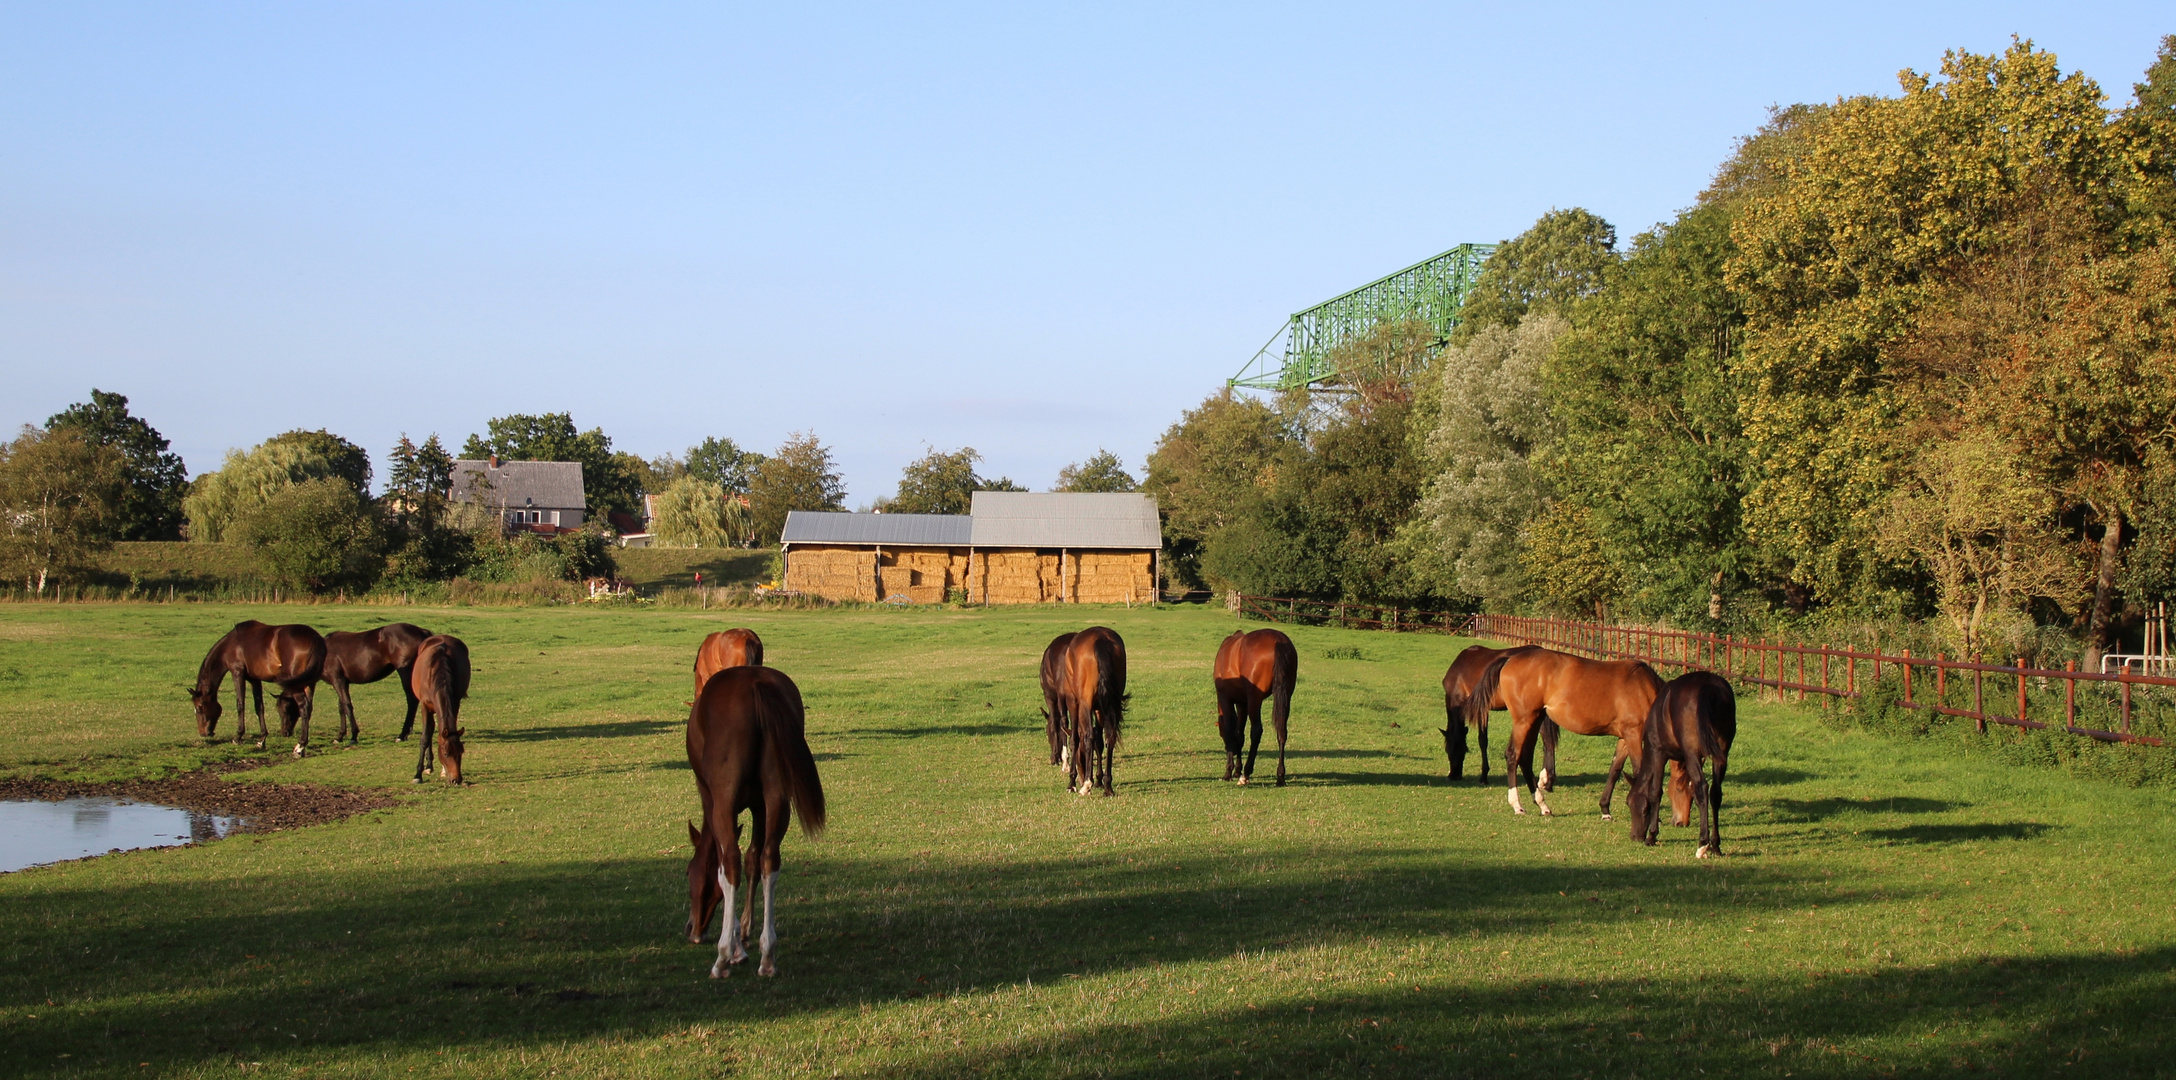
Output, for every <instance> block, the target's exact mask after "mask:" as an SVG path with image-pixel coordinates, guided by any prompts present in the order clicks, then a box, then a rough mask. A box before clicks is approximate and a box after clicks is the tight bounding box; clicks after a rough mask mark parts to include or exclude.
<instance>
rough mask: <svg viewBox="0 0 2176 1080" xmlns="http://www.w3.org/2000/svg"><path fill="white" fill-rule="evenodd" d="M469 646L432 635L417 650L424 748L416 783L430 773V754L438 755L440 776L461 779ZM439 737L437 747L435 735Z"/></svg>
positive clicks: (453, 780)
mask: <svg viewBox="0 0 2176 1080" xmlns="http://www.w3.org/2000/svg"><path fill="white" fill-rule="evenodd" d="M468 676H469V666H468V643H467V642H465V641H462V640H461V639H460V638H457V637H453V636H452V635H449V634H433V635H431V636H430V637H427V638H424V639H423V644H422V645H421V646H419V647H418V648H417V649H416V666H415V672H414V674H413V675H412V676H411V677H410V682H411V683H412V684H413V685H414V686H415V691H416V702H417V704H419V705H421V706H422V707H423V745H421V746H419V747H417V749H416V777H415V782H416V783H418V784H420V783H422V782H423V774H425V773H427V772H430V771H431V754H432V751H433V750H434V749H435V750H436V751H437V755H438V772H439V775H441V776H443V777H445V778H446V782H447V783H450V784H465V783H467V782H468V781H466V780H463V779H461V752H462V743H461V735H462V732H461V701H462V699H464V698H466V697H468ZM434 735H435V736H436V737H437V738H436V742H435V745H434V743H433V739H432V737H433V736H434Z"/></svg>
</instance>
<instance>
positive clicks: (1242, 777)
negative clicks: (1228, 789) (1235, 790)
mask: <svg viewBox="0 0 2176 1080" xmlns="http://www.w3.org/2000/svg"><path fill="white" fill-rule="evenodd" d="M1239 786H1240V787H1246V786H1247V778H1246V776H1245V774H1241V775H1240V777H1239Z"/></svg>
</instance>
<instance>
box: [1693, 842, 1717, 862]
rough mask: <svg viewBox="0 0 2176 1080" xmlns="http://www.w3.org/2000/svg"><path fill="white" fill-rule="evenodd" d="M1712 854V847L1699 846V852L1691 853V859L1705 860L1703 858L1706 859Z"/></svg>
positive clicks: (1713, 851)
mask: <svg viewBox="0 0 2176 1080" xmlns="http://www.w3.org/2000/svg"><path fill="white" fill-rule="evenodd" d="M1713 854H1715V849H1714V848H1712V847H1709V846H1708V845H1706V844H1702V845H1700V850H1698V851H1695V852H1693V853H1692V857H1693V858H1695V859H1705V858H1707V857H1708V856H1710V855H1713Z"/></svg>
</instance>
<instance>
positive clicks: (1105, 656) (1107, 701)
mask: <svg viewBox="0 0 2176 1080" xmlns="http://www.w3.org/2000/svg"><path fill="white" fill-rule="evenodd" d="M1095 649H1096V697H1095V704H1094V706H1093V707H1094V710H1095V713H1096V715H1097V716H1099V717H1101V718H1102V719H1101V725H1102V727H1103V729H1104V731H1105V732H1107V736H1106V738H1105V742H1104V745H1105V746H1107V747H1109V748H1110V749H1112V750H1116V749H1118V736H1119V732H1120V730H1121V729H1122V728H1123V727H1124V726H1125V720H1126V698H1127V694H1126V646H1125V645H1123V644H1121V643H1120V642H1119V640H1118V635H1116V634H1098V635H1096V644H1095Z"/></svg>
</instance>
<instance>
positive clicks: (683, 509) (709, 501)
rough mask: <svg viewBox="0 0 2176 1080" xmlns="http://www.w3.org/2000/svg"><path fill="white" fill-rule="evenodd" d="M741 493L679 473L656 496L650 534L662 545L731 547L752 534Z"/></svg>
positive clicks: (749, 516)
mask: <svg viewBox="0 0 2176 1080" xmlns="http://www.w3.org/2000/svg"><path fill="white" fill-rule="evenodd" d="M754 526H755V519H754V515H753V514H751V513H750V512H749V507H748V504H747V503H746V502H745V501H744V496H741V495H737V494H732V493H729V492H727V491H726V490H725V488H723V487H722V486H720V485H718V484H715V483H713V482H711V481H709V480H704V479H702V478H701V477H698V476H693V475H690V476H683V477H681V478H680V479H678V480H676V481H674V482H673V483H672V486H670V487H667V488H666V489H665V490H664V491H663V492H660V493H659V494H658V496H657V516H656V517H654V518H652V519H651V520H650V534H651V535H652V536H653V537H655V538H656V539H655V541H654V542H655V543H657V544H658V545H660V546H663V547H733V546H738V545H742V544H745V543H747V542H748V541H749V540H750V539H751V537H752V536H753V535H754Z"/></svg>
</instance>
